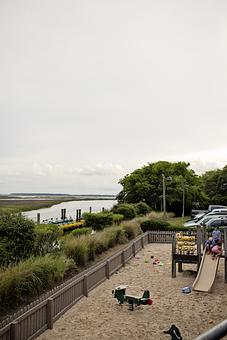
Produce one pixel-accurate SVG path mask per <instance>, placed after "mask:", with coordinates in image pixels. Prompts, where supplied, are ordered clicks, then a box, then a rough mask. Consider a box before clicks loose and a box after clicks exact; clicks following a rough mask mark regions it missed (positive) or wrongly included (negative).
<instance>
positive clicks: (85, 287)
mask: <svg viewBox="0 0 227 340" xmlns="http://www.w3.org/2000/svg"><path fill="white" fill-rule="evenodd" d="M84 296H86V297H88V276H87V274H85V275H84Z"/></svg>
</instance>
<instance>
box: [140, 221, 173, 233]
mask: <svg viewBox="0 0 227 340" xmlns="http://www.w3.org/2000/svg"><path fill="white" fill-rule="evenodd" d="M169 226H170V224H169V223H168V222H167V221H164V220H148V221H144V222H142V223H141V225H140V227H141V229H142V230H143V232H146V231H148V230H167V228H166V227H169Z"/></svg>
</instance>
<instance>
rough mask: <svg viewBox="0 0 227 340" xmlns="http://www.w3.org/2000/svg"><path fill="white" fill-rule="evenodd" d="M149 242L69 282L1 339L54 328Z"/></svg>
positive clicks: (143, 239)
mask: <svg viewBox="0 0 227 340" xmlns="http://www.w3.org/2000/svg"><path fill="white" fill-rule="evenodd" d="M147 243H149V232H146V233H144V234H142V235H140V236H139V237H138V238H136V239H135V240H134V241H133V242H131V243H130V244H129V245H128V246H127V247H126V248H125V249H124V250H122V251H119V252H118V253H116V254H115V255H113V256H111V257H110V258H109V259H108V260H106V261H104V262H102V263H100V264H98V265H96V266H94V267H93V268H92V269H90V270H89V271H86V272H85V273H84V274H83V275H80V276H79V277H76V278H74V279H72V280H70V282H69V283H67V284H66V285H65V286H64V287H63V288H60V289H59V290H57V291H56V292H55V293H54V294H53V295H51V296H50V297H48V298H47V299H45V300H43V301H41V302H40V303H38V304H37V305H35V306H34V307H32V308H30V309H29V310H27V311H26V312H25V313H23V314H22V315H20V316H19V317H16V318H15V319H14V320H13V321H12V322H10V323H8V324H7V325H5V326H4V327H3V328H1V329H0V340H27V339H28V340H31V339H35V338H36V337H37V336H39V335H40V334H41V333H42V332H44V331H45V330H46V329H48V328H49V329H51V328H53V323H54V322H55V321H56V320H57V319H58V318H59V317H60V316H61V315H62V314H64V313H65V312H66V311H67V310H68V309H69V308H71V307H72V306H73V305H74V304H75V303H76V302H77V301H79V300H80V299H81V298H82V297H83V296H88V293H89V292H90V291H91V290H92V289H94V288H95V287H97V286H98V285H99V284H101V283H102V282H103V281H105V280H106V279H109V278H110V276H111V275H113V274H114V273H115V272H116V271H117V270H119V269H120V268H121V267H123V266H125V264H126V262H127V261H129V260H130V259H131V258H132V257H133V256H135V254H136V253H137V252H139V251H140V250H141V249H142V248H143V247H144V245H145V244H147Z"/></svg>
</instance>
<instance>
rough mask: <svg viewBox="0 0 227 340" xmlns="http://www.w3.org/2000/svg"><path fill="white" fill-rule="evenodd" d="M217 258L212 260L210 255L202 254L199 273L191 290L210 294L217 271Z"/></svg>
mask: <svg viewBox="0 0 227 340" xmlns="http://www.w3.org/2000/svg"><path fill="white" fill-rule="evenodd" d="M218 263H219V257H215V258H214V259H212V255H211V254H207V253H205V252H204V253H203V257H202V261H201V264H200V267H199V272H198V274H197V276H196V279H195V281H194V283H193V285H192V288H193V290H198V291H200V292H210V291H211V288H212V285H213V283H214V279H215V276H216V273H217V270H218Z"/></svg>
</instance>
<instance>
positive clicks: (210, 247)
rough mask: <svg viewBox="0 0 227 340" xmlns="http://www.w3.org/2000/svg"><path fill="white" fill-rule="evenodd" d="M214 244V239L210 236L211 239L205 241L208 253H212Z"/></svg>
mask: <svg viewBox="0 0 227 340" xmlns="http://www.w3.org/2000/svg"><path fill="white" fill-rule="evenodd" d="M213 246H214V241H213V238H212V237H209V239H208V240H207V241H206V243H205V249H206V252H207V253H208V254H210V253H211V249H212V247H213Z"/></svg>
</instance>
